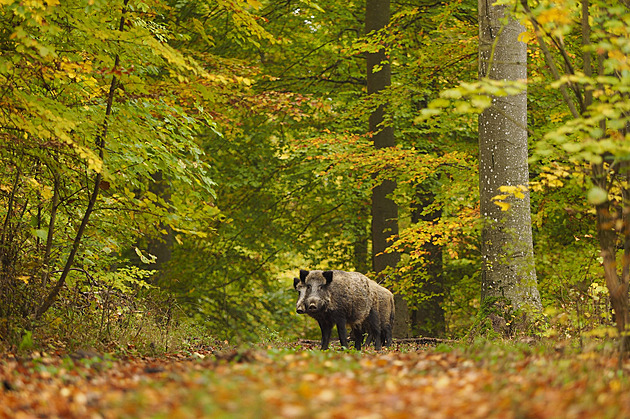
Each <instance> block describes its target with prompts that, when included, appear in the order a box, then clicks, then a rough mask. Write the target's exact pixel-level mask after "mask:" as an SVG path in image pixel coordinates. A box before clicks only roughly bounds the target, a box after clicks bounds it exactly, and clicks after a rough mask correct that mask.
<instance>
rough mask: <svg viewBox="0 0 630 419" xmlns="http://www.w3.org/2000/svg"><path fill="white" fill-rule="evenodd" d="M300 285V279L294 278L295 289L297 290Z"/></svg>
mask: <svg viewBox="0 0 630 419" xmlns="http://www.w3.org/2000/svg"><path fill="white" fill-rule="evenodd" d="M299 283H300V279H299V278H293V288H297V286H298V284H299Z"/></svg>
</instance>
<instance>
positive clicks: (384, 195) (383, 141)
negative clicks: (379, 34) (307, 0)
mask: <svg viewBox="0 0 630 419" xmlns="http://www.w3.org/2000/svg"><path fill="white" fill-rule="evenodd" d="M389 18H390V5H389V0H366V10H365V32H366V34H369V33H370V32H372V31H378V30H380V29H382V28H384V27H385V26H386V25H387V24H388V23H389ZM366 61H367V88H368V95H373V94H377V93H379V92H381V91H383V90H384V89H386V88H387V87H388V86H390V85H391V69H390V65H389V61H388V60H387V57H386V56H385V51H384V50H383V49H381V50H379V51H378V52H375V53H370V54H367V60H366ZM375 67H377V68H379V70H378V71H374V69H375ZM384 113H385V106H384V105H381V106H379V107H378V108H376V109H375V110H374V111H373V112H372V114H371V115H370V121H369V130H370V132H372V133H373V137H372V138H373V140H374V147H375V148H377V149H380V148H385V147H393V146H394V145H395V144H396V142H395V138H394V129H393V127H391V126H385V127H382V126H380V125H381V123H382V122H383V119H384V118H383V117H384ZM395 189H396V182H395V181H393V180H389V179H386V180H383V181H382V183H381V184H380V185H377V186H375V187H374V189H373V190H372V267H373V269H374V271H375V272H376V273H377V274H378V273H380V272H382V271H384V270H385V269H386V268H396V265H397V264H398V261H399V260H400V255H399V254H398V253H397V252H391V253H384V251H385V249H386V248H387V247H388V245H389V243H388V239H389V238H390V237H394V236H397V235H398V206H397V205H396V203H395V202H394V201H393V200H392V199H390V198H388V196H389V195H390V194H391V193H392V192H394V190H395ZM394 301H395V305H396V318H395V321H394V336H396V337H407V335H408V333H409V331H408V329H409V328H408V318H409V314H408V310H407V304H406V302H405V300H404V299H403V298H402V297H401V296H400V295H395V296H394Z"/></svg>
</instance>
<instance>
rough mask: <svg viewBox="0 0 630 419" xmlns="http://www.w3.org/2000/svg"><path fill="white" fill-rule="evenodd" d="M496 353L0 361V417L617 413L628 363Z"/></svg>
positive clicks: (625, 408) (254, 353) (625, 391)
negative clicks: (620, 365) (618, 365)
mask: <svg viewBox="0 0 630 419" xmlns="http://www.w3.org/2000/svg"><path fill="white" fill-rule="evenodd" d="M617 362H618V359H617V357H616V356H614V355H613V354H610V355H603V354H600V353H582V354H564V353H555V352H551V353H534V351H531V350H515V349H507V348H506V347H502V348H498V347H496V346H495V347H492V349H490V350H489V349H487V348H485V349H483V348H482V349H479V348H477V349H472V350H465V349H461V348H458V349H453V348H448V349H446V350H445V349H444V348H440V347H438V348H427V347H419V348H418V347H416V348H413V347H399V348H397V349H393V350H385V351H382V352H380V353H379V352H374V351H369V350H368V351H364V352H356V351H341V350H331V351H326V352H321V351H319V350H313V349H312V348H292V349H290V348H283V349H277V348H250V349H228V350H220V351H218V350H212V349H199V350H196V351H192V352H180V353H175V354H168V355H164V356H159V357H146V356H121V357H118V358H113V357H111V356H109V355H100V354H96V353H91V352H89V351H87V352H84V353H79V354H73V355H72V356H68V355H62V354H47V353H39V352H36V353H33V354H31V356H29V357H19V356H16V355H14V354H5V355H4V356H3V358H2V359H1V361H0V379H1V380H2V386H1V387H0V416H1V417H7V418H9V417H10V418H33V417H51V418H55V417H60V418H139V417H142V418H145V417H149V418H151V417H155V418H162V417H164V418H166V417H168V418H191V417H209V418H215V417H216V418H277V417H280V418H366V419H368V418H369V419H372V418H408V417H416V418H456V417H457V418H459V417H466V418H587V417H598V418H623V417H630V381H629V380H628V379H627V378H626V377H627V374H628V372H630V363H626V364H624V366H623V369H622V370H619V369H618V368H617Z"/></svg>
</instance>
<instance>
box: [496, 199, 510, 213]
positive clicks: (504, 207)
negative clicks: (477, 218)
mask: <svg viewBox="0 0 630 419" xmlns="http://www.w3.org/2000/svg"><path fill="white" fill-rule="evenodd" d="M494 203H495V204H497V205H498V206H499V208H501V211H507V210H509V209H510V204H508V203H507V202H501V201H495V202H494Z"/></svg>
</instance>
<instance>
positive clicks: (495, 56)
mask: <svg viewBox="0 0 630 419" xmlns="http://www.w3.org/2000/svg"><path fill="white" fill-rule="evenodd" d="M493 2H494V0H479V1H478V5H479V77H480V79H483V78H490V79H493V80H508V81H512V80H525V79H526V78H527V46H526V44H525V43H523V42H520V41H519V40H518V36H519V34H520V33H522V32H524V31H525V28H524V27H523V26H522V25H520V24H519V23H518V22H517V21H515V20H513V19H511V18H510V17H509V12H508V9H506V7H505V6H493V5H492V4H493ZM506 18H507V21H506ZM527 157H528V155H527V91H526V90H524V91H523V92H522V93H520V94H517V95H513V96H508V97H496V98H494V100H493V105H492V106H491V107H490V108H488V109H486V110H485V111H484V112H483V113H482V114H481V115H480V116H479V189H480V200H481V214H482V217H483V222H484V224H483V230H482V235H481V238H482V259H483V268H482V300H483V301H488V299H489V298H492V297H496V298H502V299H503V298H504V299H505V300H506V301H507V302H508V304H511V305H512V306H513V307H515V308H529V309H533V310H535V311H540V310H541V302H540V295H539V293H538V289H537V281H536V270H535V266H534V252H533V245H532V228H531V212H530V201H529V191H524V195H525V198H524V199H519V198H515V197H512V198H510V199H508V202H509V203H510V205H511V206H510V208H509V209H508V210H507V211H502V210H501V208H500V207H499V206H498V205H496V204H495V203H494V202H493V200H492V198H493V197H494V196H496V195H499V194H500V193H501V192H500V190H499V187H500V186H502V185H509V186H518V185H524V186H527V185H528V181H529V169H528V165H527Z"/></svg>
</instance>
